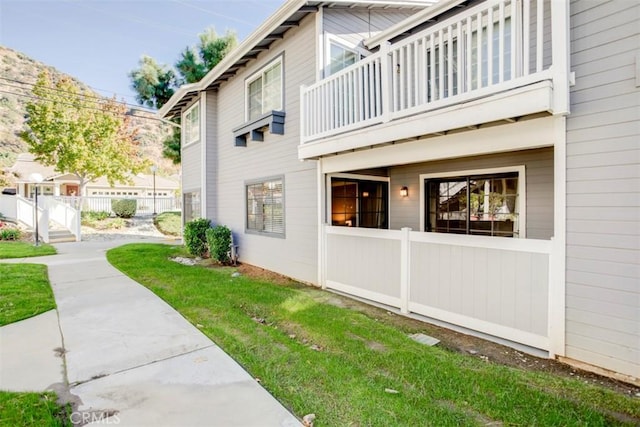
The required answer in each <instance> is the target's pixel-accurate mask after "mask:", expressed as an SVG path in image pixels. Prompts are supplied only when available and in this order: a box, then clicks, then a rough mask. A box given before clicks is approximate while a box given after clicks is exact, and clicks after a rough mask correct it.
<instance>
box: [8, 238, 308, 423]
mask: <svg viewBox="0 0 640 427" xmlns="http://www.w3.org/2000/svg"><path fill="white" fill-rule="evenodd" d="M146 241H149V240H148V239H147V240H146ZM128 242H129V241H124V242H123V241H120V242H118V241H107V242H104V241H103V242H99V241H95V242H79V243H65V244H60V245H57V246H56V247H57V249H58V252H59V254H58V255H55V256H51V257H41V258H31V259H25V260H16V261H14V262H29V263H42V264H47V265H48V266H49V278H50V281H51V285H52V288H53V291H54V295H55V298H56V302H57V305H58V317H59V323H60V330H61V331H62V339H63V345H64V349H65V351H66V353H65V359H66V375H67V380H68V383H69V386H70V392H71V394H72V395H75V396H77V397H78V398H79V402H80V404H79V406H78V413H77V414H74V416H75V417H76V418H77V419H76V420H74V421H78V420H80V418H84V420H85V421H94V422H95V423H96V424H99V423H100V422H102V423H105V422H107V421H109V422H110V423H111V424H116V421H117V425H123V426H146V425H148V426H196V425H202V426H261V427H262V426H299V425H300V422H299V421H298V420H297V419H296V418H295V417H294V416H293V415H291V414H290V413H289V412H288V411H287V410H286V409H285V408H284V407H283V406H282V405H281V404H280V403H279V402H278V401H277V400H275V399H274V398H273V397H272V396H271V395H270V394H269V393H267V392H266V391H265V390H264V389H263V388H262V387H261V386H260V385H259V384H258V383H257V382H256V381H255V380H254V379H253V378H252V377H251V376H250V375H249V374H248V373H247V372H246V371H244V370H243V369H242V368H241V367H240V366H239V365H238V364H237V363H236V362H235V361H233V360H232V359H231V358H230V357H229V356H228V355H226V354H225V353H224V352H223V351H222V350H221V349H220V348H219V347H218V346H216V345H215V344H214V343H213V342H212V341H211V340H210V339H209V338H207V337H206V336H205V335H204V334H202V333H201V332H200V331H199V330H198V329H197V328H195V327H194V326H192V325H191V324H190V323H189V322H187V321H186V320H185V319H184V318H183V317H182V316H181V315H180V314H179V313H178V312H176V311H175V310H174V309H173V308H171V307H170V306H169V305H167V304H166V303H164V302H163V301H162V300H161V299H160V298H158V297H157V296H155V295H154V294H153V293H152V292H151V291H149V290H147V289H146V288H145V287H143V286H142V285H140V284H138V283H136V282H134V281H133V280H131V279H129V278H128V277H127V276H125V275H124V274H122V273H121V272H119V271H118V270H116V269H115V268H113V267H112V266H111V265H110V264H109V263H108V262H107V261H106V258H105V252H106V250H107V249H109V248H111V247H115V246H118V245H120V244H123V243H128ZM21 323H22V322H21ZM23 327H27V326H23ZM47 351H51V350H50V349H47ZM0 352H2V353H4V352H5V348H4V346H3V347H2V350H0ZM4 360H5V359H4V358H3V359H0V364H1V363H4ZM50 369H53V368H50ZM0 372H1V371H0ZM1 385H2V383H1V382H0V386H1ZM110 415H111V418H109V419H108V420H106V419H105V418H106V417H107V416H110Z"/></svg>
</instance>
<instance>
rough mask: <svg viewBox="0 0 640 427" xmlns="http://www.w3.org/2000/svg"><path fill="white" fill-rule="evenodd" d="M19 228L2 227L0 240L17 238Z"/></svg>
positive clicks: (18, 237) (18, 236)
mask: <svg viewBox="0 0 640 427" xmlns="http://www.w3.org/2000/svg"><path fill="white" fill-rule="evenodd" d="M19 239H20V230H18V229H17V228H3V229H1V230H0V240H19Z"/></svg>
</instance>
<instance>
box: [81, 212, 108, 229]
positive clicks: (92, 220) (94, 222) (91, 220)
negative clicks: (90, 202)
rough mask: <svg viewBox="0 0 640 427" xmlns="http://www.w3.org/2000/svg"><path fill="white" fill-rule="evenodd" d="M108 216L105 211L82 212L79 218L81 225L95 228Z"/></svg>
mask: <svg viewBox="0 0 640 427" xmlns="http://www.w3.org/2000/svg"><path fill="white" fill-rule="evenodd" d="M110 215H111V214H110V213H109V212H107V211H82V212H81V213H80V218H81V221H82V225H86V226H89V227H93V228H97V227H98V226H99V224H100V223H101V222H102V221H104V220H106V219H107V218H109V216H110Z"/></svg>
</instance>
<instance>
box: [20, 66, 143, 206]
mask: <svg viewBox="0 0 640 427" xmlns="http://www.w3.org/2000/svg"><path fill="white" fill-rule="evenodd" d="M32 94H33V96H34V97H35V98H36V100H35V101H32V102H29V103H28V104H27V119H26V122H25V130H24V131H23V132H22V134H21V137H22V139H23V140H24V141H25V142H26V143H27V145H28V147H29V151H30V152H31V153H33V154H34V155H35V158H36V160H38V161H40V162H42V163H43V164H45V165H48V166H54V167H55V169H56V170H57V171H59V172H61V173H70V174H73V175H75V176H76V177H78V179H79V181H80V191H81V194H82V195H86V194H85V193H86V184H87V183H88V182H90V181H93V180H95V179H97V178H99V177H102V176H104V177H105V178H106V179H107V181H109V184H111V185H113V184H114V183H115V182H117V181H118V182H128V181H130V179H129V177H128V175H129V174H130V173H138V172H140V171H141V170H143V169H144V167H145V166H146V163H145V162H144V161H142V160H141V159H140V158H139V157H138V155H137V154H138V153H137V144H136V142H135V134H136V130H135V129H132V126H131V124H130V118H129V116H127V108H126V107H125V105H124V104H121V103H119V102H116V100H115V98H111V99H106V98H102V97H100V96H98V95H97V94H95V93H93V92H91V91H89V90H87V89H83V88H80V87H79V86H78V85H77V84H75V83H74V82H73V81H72V80H71V79H69V78H62V79H60V80H58V81H57V82H54V81H53V80H52V78H51V76H50V75H49V73H47V72H46V71H44V72H42V73H41V74H40V75H39V76H38V81H37V82H36V84H35V85H34V87H33V90H32Z"/></svg>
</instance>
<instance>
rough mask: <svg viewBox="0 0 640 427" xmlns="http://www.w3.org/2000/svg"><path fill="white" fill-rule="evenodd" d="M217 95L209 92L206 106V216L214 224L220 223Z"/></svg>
mask: <svg viewBox="0 0 640 427" xmlns="http://www.w3.org/2000/svg"><path fill="white" fill-rule="evenodd" d="M217 95H218V94H217V93H216V92H213V91H209V92H207V105H206V117H207V119H206V124H205V126H206V139H207V146H206V147H205V149H206V160H205V162H206V165H205V173H206V177H205V180H206V192H207V196H206V206H205V209H206V210H205V215H206V217H207V218H209V219H210V220H211V221H212V222H213V223H214V224H217V223H218V200H217V198H216V193H217V192H218V191H219V189H218V164H217V160H216V159H217V158H218V144H217V143H216V141H217V138H218V118H217V107H218V97H217Z"/></svg>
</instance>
